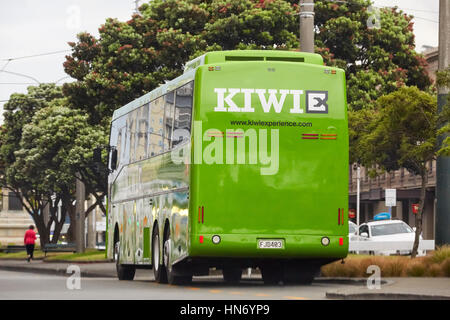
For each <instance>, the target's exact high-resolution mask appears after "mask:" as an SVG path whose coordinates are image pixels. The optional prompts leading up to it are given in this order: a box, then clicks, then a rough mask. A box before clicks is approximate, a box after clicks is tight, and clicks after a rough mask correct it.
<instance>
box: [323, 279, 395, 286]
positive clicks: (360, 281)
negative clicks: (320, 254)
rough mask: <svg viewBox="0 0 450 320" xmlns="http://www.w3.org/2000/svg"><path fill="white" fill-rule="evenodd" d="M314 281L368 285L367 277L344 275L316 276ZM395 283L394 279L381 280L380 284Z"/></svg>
mask: <svg viewBox="0 0 450 320" xmlns="http://www.w3.org/2000/svg"><path fill="white" fill-rule="evenodd" d="M314 282H318V283H333V284H350V285H355V286H359V285H366V284H367V278H344V277H316V278H314ZM393 283H395V281H392V280H384V279H381V280H380V284H383V285H391V284H393Z"/></svg>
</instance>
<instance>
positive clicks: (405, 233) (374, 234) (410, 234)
mask: <svg viewBox="0 0 450 320" xmlns="http://www.w3.org/2000/svg"><path fill="white" fill-rule="evenodd" d="M414 238H415V231H414V230H413V228H411V227H410V226H409V225H408V224H406V223H405V222H403V221H401V220H380V221H369V222H367V223H363V224H362V225H361V226H360V227H359V239H360V241H381V242H383V241H386V242H388V241H410V242H411V247H412V244H413V243H414ZM420 240H423V238H422V235H421V236H420ZM359 253H362V252H361V251H360V252H359ZM367 253H370V254H376V255H398V254H400V255H410V254H411V250H382V251H371V252H367ZM417 255H418V256H423V255H425V251H423V250H419V251H418V253H417Z"/></svg>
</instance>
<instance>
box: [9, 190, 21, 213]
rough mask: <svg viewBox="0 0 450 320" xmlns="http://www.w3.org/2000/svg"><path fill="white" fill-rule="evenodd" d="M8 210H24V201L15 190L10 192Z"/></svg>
mask: <svg viewBox="0 0 450 320" xmlns="http://www.w3.org/2000/svg"><path fill="white" fill-rule="evenodd" d="M8 210H15V211H22V210H23V208H22V201H21V199H20V198H19V197H17V195H16V193H15V192H9V193H8Z"/></svg>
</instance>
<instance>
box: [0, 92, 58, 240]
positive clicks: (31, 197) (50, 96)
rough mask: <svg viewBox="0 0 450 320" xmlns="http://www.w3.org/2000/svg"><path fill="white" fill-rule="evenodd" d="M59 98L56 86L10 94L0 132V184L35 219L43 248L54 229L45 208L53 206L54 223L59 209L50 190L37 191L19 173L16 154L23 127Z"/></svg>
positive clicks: (32, 173) (31, 176)
mask: <svg viewBox="0 0 450 320" xmlns="http://www.w3.org/2000/svg"><path fill="white" fill-rule="evenodd" d="M60 98H62V92H61V89H60V88H59V87H56V86H55V85H53V84H41V85H39V86H37V87H28V93H27V94H13V95H11V97H10V100H9V101H8V103H6V104H5V105H4V110H5V112H4V114H3V115H4V123H3V125H2V130H1V132H0V164H1V165H0V177H1V178H0V183H1V185H2V187H5V188H7V189H9V190H11V191H13V192H14V193H15V194H16V195H17V197H18V198H19V199H20V200H21V201H22V205H23V207H24V208H25V209H26V210H27V212H28V213H29V214H30V215H31V216H32V218H33V220H34V222H35V224H36V226H37V228H38V231H39V234H40V239H41V244H42V245H44V244H45V243H47V242H48V238H49V233H50V226H51V225H47V224H45V222H44V208H45V207H46V206H47V205H50V210H49V211H50V220H53V221H54V219H55V217H56V208H55V206H52V204H53V202H52V201H51V197H50V196H51V194H50V193H49V191H48V190H45V191H44V190H42V189H38V188H35V186H34V185H32V184H30V183H29V182H30V181H27V180H24V179H23V177H22V176H20V174H19V173H18V172H17V166H16V160H17V154H16V152H18V151H20V143H21V140H22V136H23V128H24V126H25V125H26V124H27V123H30V122H31V121H32V119H33V116H34V115H35V113H36V112H38V111H39V110H41V109H42V108H45V107H46V106H47V105H48V104H49V103H50V102H51V101H53V100H55V99H60ZM25 170H26V168H25ZM34 174H35V172H34V171H29V173H28V175H29V178H31V179H33V176H34ZM58 200H59V199H58Z"/></svg>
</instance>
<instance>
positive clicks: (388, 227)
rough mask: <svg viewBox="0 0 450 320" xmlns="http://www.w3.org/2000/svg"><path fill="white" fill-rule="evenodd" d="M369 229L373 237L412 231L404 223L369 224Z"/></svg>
mask: <svg viewBox="0 0 450 320" xmlns="http://www.w3.org/2000/svg"><path fill="white" fill-rule="evenodd" d="M371 231H372V236H373V237H376V236H387V235H390V234H398V233H410V232H413V230H412V229H411V228H410V227H409V226H408V225H407V224H405V223H389V224H379V225H375V226H371Z"/></svg>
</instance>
